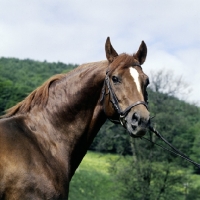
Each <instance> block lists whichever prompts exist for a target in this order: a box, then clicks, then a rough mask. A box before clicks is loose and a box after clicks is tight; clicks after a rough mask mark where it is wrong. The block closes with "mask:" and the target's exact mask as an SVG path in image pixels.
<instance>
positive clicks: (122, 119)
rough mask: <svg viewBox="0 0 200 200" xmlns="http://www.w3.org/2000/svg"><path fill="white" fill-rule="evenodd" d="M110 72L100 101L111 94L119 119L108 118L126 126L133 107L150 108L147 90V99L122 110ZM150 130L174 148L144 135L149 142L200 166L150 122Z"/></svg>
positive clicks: (199, 165)
mask: <svg viewBox="0 0 200 200" xmlns="http://www.w3.org/2000/svg"><path fill="white" fill-rule="evenodd" d="M131 66H139V67H141V66H140V65H139V64H133V65H131ZM108 74H109V69H108V70H107V71H106V77H105V80H104V85H103V89H102V96H101V99H100V101H103V99H104V97H105V95H108V94H110V102H111V103H112V105H113V107H114V110H115V111H116V112H117V114H118V117H119V119H118V120H114V119H111V118H108V119H109V120H110V121H112V122H114V123H118V124H119V123H121V124H122V126H124V127H125V124H126V119H125V117H126V116H127V114H128V113H129V111H130V110H131V108H133V107H135V106H138V105H140V104H142V105H144V106H145V107H146V108H147V110H148V103H147V92H146V91H145V95H146V97H145V101H137V102H135V103H133V104H131V105H130V106H128V107H127V108H126V109H125V110H122V109H121V108H120V105H119V101H118V98H117V96H116V94H115V92H114V90H113V88H112V86H111V83H110V79H109V75H108ZM106 87H107V89H108V92H107V93H106ZM149 130H150V131H151V132H153V133H155V134H156V136H157V137H158V138H160V139H161V140H162V141H164V142H165V143H166V144H167V145H168V146H170V147H171V148H172V149H173V151H172V150H170V149H167V148H166V147H163V146H162V145H159V144H157V143H155V142H153V141H151V140H149V139H147V138H145V137H142V138H144V139H145V140H148V141H149V142H151V143H153V144H155V145H157V146H159V147H161V148H163V149H164V150H166V151H169V152H171V153H173V154H175V155H177V156H180V157H181V158H183V159H185V160H187V161H188V162H190V163H192V164H194V165H195V166H196V167H198V168H200V164H199V163H196V162H194V161H193V160H192V159H190V158H189V157H188V156H186V155H185V154H183V153H182V152H180V151H179V150H178V149H177V148H175V147H174V146H173V145H172V144H170V143H169V142H168V141H167V140H166V139H165V138H164V137H163V136H162V135H161V134H160V133H159V132H158V131H156V130H155V129H154V128H153V127H152V126H151V125H150V124H149Z"/></svg>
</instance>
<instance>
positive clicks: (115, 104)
mask: <svg viewBox="0 0 200 200" xmlns="http://www.w3.org/2000/svg"><path fill="white" fill-rule="evenodd" d="M133 66H139V67H141V66H140V65H139V64H133ZM108 72H109V70H107V71H106V77H105V80H104V86H103V89H102V97H101V101H102V100H103V99H104V96H105V95H108V94H110V102H111V103H112V105H113V107H114V109H115V111H116V112H117V114H118V115H119V120H113V119H110V118H109V120H110V121H112V122H114V123H121V125H122V126H124V127H125V123H126V119H125V117H126V116H127V114H128V113H129V111H130V110H131V108H133V107H135V106H137V105H140V104H142V105H144V106H145V107H146V108H147V109H148V106H147V103H146V102H145V101H137V102H135V103H133V104H131V105H130V106H128V107H127V108H126V109H125V110H122V109H121V108H120V105H119V101H118V98H117V96H116V94H115V92H114V90H113V88H112V86H111V83H110V79H109V75H108ZM106 86H107V88H108V93H106Z"/></svg>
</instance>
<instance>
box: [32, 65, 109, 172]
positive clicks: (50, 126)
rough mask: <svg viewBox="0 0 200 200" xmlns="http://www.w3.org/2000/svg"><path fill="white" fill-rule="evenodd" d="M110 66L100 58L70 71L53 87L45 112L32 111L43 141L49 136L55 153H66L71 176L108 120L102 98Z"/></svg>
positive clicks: (57, 154) (61, 155) (48, 138)
mask: <svg viewBox="0 0 200 200" xmlns="http://www.w3.org/2000/svg"><path fill="white" fill-rule="evenodd" d="M107 66H108V63H107V62H98V63H94V64H87V65H83V66H80V67H79V69H77V70H75V71H74V72H70V73H69V74H68V75H67V76H66V77H65V78H63V79H62V80H60V81H58V82H55V83H54V84H52V86H51V87H50V90H49V100H48V103H47V106H46V108H44V113H38V114H37V113H35V114H34V113H32V114H33V116H32V118H33V120H36V121H37V123H38V129H39V130H40V131H41V132H40V133H39V132H38V134H39V137H41V138H42V139H41V142H42V141H43V140H49V141H50V143H51V144H53V147H52V148H51V147H50V148H49V147H48V148H49V149H50V150H51V151H52V154H53V153H54V154H55V153H56V156H58V157H63V155H65V156H66V158H65V160H66V162H67V161H68V163H70V165H71V166H68V168H70V175H69V176H71V175H72V174H73V173H74V171H75V169H76V168H77V167H78V165H79V163H80V162H81V160H82V158H83V157H84V155H85V153H86V151H87V149H88V147H89V146H90V144H91V142H92V140H93V139H94V137H95V136H96V134H97V132H98V131H99V129H100V127H101V126H102V124H103V123H104V122H105V120H106V118H105V115H104V113H103V110H102V106H101V104H100V102H99V99H100V96H101V90H102V86H103V81H104V78H105V72H106V68H107ZM33 112H34V110H33ZM44 144H45V141H44ZM59 154H60V155H59ZM63 158H64V157H63Z"/></svg>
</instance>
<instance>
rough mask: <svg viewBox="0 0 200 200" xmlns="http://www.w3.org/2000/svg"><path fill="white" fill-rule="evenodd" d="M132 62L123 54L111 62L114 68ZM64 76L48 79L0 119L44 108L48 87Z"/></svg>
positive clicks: (129, 57) (128, 64)
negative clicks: (35, 108)
mask: <svg viewBox="0 0 200 200" xmlns="http://www.w3.org/2000/svg"><path fill="white" fill-rule="evenodd" d="M101 62H105V61H101ZM134 62H135V57H134V55H128V54H126V53H123V54H120V55H119V56H118V57H117V58H116V59H115V60H114V61H113V64H114V66H116V67H117V66H119V65H123V67H128V66H130V65H131V64H133V63H134ZM95 63H97V62H95ZM95 63H90V65H89V66H90V67H91V66H94V65H95ZM106 63H107V61H106ZM85 67H88V63H86V64H83V65H81V66H79V67H78V68H75V69H74V70H72V71H70V72H68V73H67V76H70V75H72V74H76V73H79V72H80V71H81V70H84V68H85ZM113 70H114V69H113ZM65 76H66V74H57V75H54V76H52V77H51V78H50V79H48V80H47V81H46V82H44V83H43V84H42V85H41V86H39V87H38V88H36V89H35V90H34V91H33V92H31V93H30V94H29V95H28V96H27V97H26V98H25V99H24V100H22V101H21V102H19V103H18V104H16V105H15V106H13V107H11V108H9V109H8V110H6V114H5V115H3V116H0V118H7V117H11V116H13V115H15V114H24V113H27V112H29V111H30V110H31V108H33V107H34V106H35V105H37V106H40V107H44V106H45V105H46V104H47V101H48V97H49V87H50V85H51V84H52V83H53V82H55V81H58V80H61V79H62V78H64V77H65Z"/></svg>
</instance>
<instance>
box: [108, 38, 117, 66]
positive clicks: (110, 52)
mask: <svg viewBox="0 0 200 200" xmlns="http://www.w3.org/2000/svg"><path fill="white" fill-rule="evenodd" d="M105 50H106V58H107V59H108V61H109V62H110V63H111V62H112V61H113V60H114V58H115V57H117V56H118V53H117V52H116V51H115V49H114V48H113V47H112V45H111V42H110V38H109V37H107V40H106V44H105Z"/></svg>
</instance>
